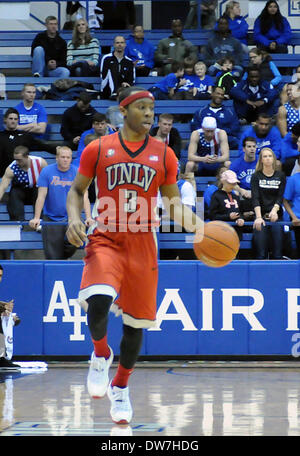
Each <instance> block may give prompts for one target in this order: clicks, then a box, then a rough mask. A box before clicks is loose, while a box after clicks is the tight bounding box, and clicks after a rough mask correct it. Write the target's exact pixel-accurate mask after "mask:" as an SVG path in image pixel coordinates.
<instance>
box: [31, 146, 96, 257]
mask: <svg viewBox="0 0 300 456" xmlns="http://www.w3.org/2000/svg"><path fill="white" fill-rule="evenodd" d="M71 161H72V150H71V149H70V148H69V147H66V146H62V147H60V148H58V150H57V156H56V163H54V164H52V165H49V166H47V167H46V168H45V169H43V171H42V172H41V174H40V176H39V179H38V182H37V186H38V197H37V200H36V203H35V210H34V218H33V219H31V220H30V221H29V226H30V227H31V228H33V229H34V230H36V229H38V227H39V226H40V222H41V214H42V211H43V220H44V221H45V222H67V210H66V203H67V195H68V192H69V190H70V188H71V185H72V182H73V181H74V179H75V176H76V174H77V168H76V167H75V166H73V165H72V164H71ZM84 209H85V214H86V225H87V226H89V225H91V224H93V223H94V220H93V219H92V218H91V212H90V204H89V201H88V197H87V192H86V193H85V198H84ZM67 228H68V226H67V223H66V224H65V225H43V227H42V238H43V246H44V253H45V257H46V259H47V260H67V259H68V258H70V257H71V256H72V255H73V254H74V253H75V251H76V247H75V246H74V245H72V244H70V243H69V241H68V240H67V238H66V235H65V234H66V231H67Z"/></svg>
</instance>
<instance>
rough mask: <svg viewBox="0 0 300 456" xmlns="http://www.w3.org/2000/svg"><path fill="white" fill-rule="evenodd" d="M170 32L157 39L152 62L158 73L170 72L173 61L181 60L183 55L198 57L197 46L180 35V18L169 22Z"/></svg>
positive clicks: (181, 27) (195, 58) (165, 73)
mask: <svg viewBox="0 0 300 456" xmlns="http://www.w3.org/2000/svg"><path fill="white" fill-rule="evenodd" d="M171 29H172V34H171V35H170V36H169V37H168V38H163V39H162V40H160V41H159V43H158V45H157V49H156V51H155V55H154V63H155V65H156V66H157V67H158V70H159V74H160V75H163V76H165V75H167V74H169V73H170V72H171V64H172V63H173V62H183V60H184V58H185V57H192V59H194V60H195V61H197V59H198V51H197V47H196V46H194V45H193V44H192V43H191V42H190V41H188V40H186V39H185V38H184V37H183V35H182V30H183V25H182V22H181V20H180V19H173V20H172V23H171Z"/></svg>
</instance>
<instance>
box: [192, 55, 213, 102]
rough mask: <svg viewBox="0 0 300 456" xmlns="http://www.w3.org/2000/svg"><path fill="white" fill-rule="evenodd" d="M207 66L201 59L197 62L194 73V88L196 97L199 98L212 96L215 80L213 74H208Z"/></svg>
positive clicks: (204, 98) (203, 98)
mask: <svg viewBox="0 0 300 456" xmlns="http://www.w3.org/2000/svg"><path fill="white" fill-rule="evenodd" d="M206 71H207V68H206V65H205V63H204V62H201V61H200V60H199V61H198V62H196V63H195V66H194V73H195V74H194V75H193V78H192V81H193V84H194V89H196V92H195V93H194V98H196V99H197V100H207V99H209V98H210V95H211V92H212V87H213V85H214V80H213V78H212V77H211V76H209V75H208V74H206Z"/></svg>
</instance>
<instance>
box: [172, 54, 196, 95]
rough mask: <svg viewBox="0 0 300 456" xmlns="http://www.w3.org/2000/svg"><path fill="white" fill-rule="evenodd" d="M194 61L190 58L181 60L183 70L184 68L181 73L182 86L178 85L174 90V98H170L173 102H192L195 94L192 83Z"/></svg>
mask: <svg viewBox="0 0 300 456" xmlns="http://www.w3.org/2000/svg"><path fill="white" fill-rule="evenodd" d="M195 63H196V62H195V60H193V59H192V58H191V57H185V59H184V60H183V68H184V73H183V77H182V79H183V81H184V84H178V88H177V89H176V92H175V94H174V96H173V97H172V98H173V99H175V100H193V99H194V95H196V94H197V89H194V81H193V78H194V76H195V74H194V66H195Z"/></svg>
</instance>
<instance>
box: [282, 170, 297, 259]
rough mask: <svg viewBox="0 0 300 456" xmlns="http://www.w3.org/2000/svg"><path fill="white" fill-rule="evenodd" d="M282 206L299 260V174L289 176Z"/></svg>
mask: <svg viewBox="0 0 300 456" xmlns="http://www.w3.org/2000/svg"><path fill="white" fill-rule="evenodd" d="M283 205H284V207H285V210H286V211H287V213H288V214H289V216H290V219H291V222H292V227H293V230H294V233H295V240H296V246H297V258H300V173H299V172H298V173H296V174H294V175H293V176H290V177H289V179H288V180H287V183H286V187H285V191H284V194H283Z"/></svg>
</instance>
